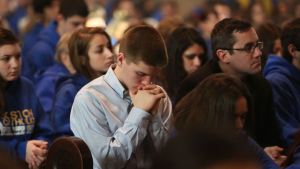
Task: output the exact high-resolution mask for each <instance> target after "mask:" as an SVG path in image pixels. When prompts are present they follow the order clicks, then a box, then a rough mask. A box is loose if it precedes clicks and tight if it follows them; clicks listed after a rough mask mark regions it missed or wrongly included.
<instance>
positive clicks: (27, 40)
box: [22, 22, 44, 74]
mask: <svg viewBox="0 0 300 169" xmlns="http://www.w3.org/2000/svg"><path fill="white" fill-rule="evenodd" d="M43 28H44V25H43V24H42V23H40V22H38V23H36V24H35V25H34V26H33V27H32V29H31V30H30V31H29V32H27V33H25V34H24V36H23V39H22V74H24V71H23V70H24V69H25V71H26V70H28V69H29V68H28V67H29V65H28V53H29V52H30V50H31V48H32V47H33V46H34V45H35V43H36V42H37V41H38V35H39V33H40V32H41V31H42V30H43Z"/></svg>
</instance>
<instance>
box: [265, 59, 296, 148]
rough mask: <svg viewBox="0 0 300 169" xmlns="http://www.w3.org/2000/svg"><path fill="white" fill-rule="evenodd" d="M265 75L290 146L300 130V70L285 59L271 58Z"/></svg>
mask: <svg viewBox="0 0 300 169" xmlns="http://www.w3.org/2000/svg"><path fill="white" fill-rule="evenodd" d="M263 73H264V76H265V77H266V79H267V80H268V81H269V82H270V84H271V86H272V90H273V98H274V103H275V110H276V114H277V117H278V119H279V122H280V126H281V127H282V134H283V137H284V139H285V141H286V144H288V145H290V144H291V143H292V141H293V138H294V134H295V133H296V132H297V131H298V130H299V129H300V70H299V69H297V68H296V67H295V66H293V65H292V64H290V63H289V62H287V61H286V60H285V59H283V58H280V57H277V56H270V57H269V58H268V61H267V64H266V66H265V69H264V72H263Z"/></svg>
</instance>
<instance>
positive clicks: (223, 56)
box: [216, 49, 230, 63]
mask: <svg viewBox="0 0 300 169" xmlns="http://www.w3.org/2000/svg"><path fill="white" fill-rule="evenodd" d="M216 55H217V57H218V58H219V60H220V61H221V62H223V63H229V62H230V53H229V52H228V50H224V49H218V50H217V51H216Z"/></svg>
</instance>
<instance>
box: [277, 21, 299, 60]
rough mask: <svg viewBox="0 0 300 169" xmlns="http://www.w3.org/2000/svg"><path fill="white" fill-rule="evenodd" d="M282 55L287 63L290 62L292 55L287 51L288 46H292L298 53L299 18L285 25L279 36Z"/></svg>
mask: <svg viewBox="0 0 300 169" xmlns="http://www.w3.org/2000/svg"><path fill="white" fill-rule="evenodd" d="M281 44H282V55H283V58H285V59H286V60H287V61H288V62H292V59H293V57H292V55H291V54H290V52H289V50H288V46H289V45H290V44H293V45H294V46H295V47H296V49H297V50H298V51H300V18H297V19H294V20H292V21H291V22H289V23H287V24H286V25H285V26H284V27H283V30H282V34H281Z"/></svg>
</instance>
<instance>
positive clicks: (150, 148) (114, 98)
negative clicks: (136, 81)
mask: <svg viewBox="0 0 300 169" xmlns="http://www.w3.org/2000/svg"><path fill="white" fill-rule="evenodd" d="M154 111H155V113H154V115H151V114H150V113H148V112H146V111H144V110H142V109H139V108H136V107H132V103H131V99H130V96H129V95H128V92H127V91H126V90H125V88H124V87H123V86H122V84H121V83H120V81H119V80H118V79H117V77H116V75H115V73H114V71H113V70H112V68H109V70H108V71H107V73H106V74H105V75H103V76H101V77H99V78H97V79H95V80H93V81H92V82H90V83H88V84H87V85H85V86H84V87H83V88H82V89H81V90H80V91H79V92H78V93H77V95H76V97H75V100H74V103H73V106H72V110H71V116H70V123H71V124H70V125H71V129H72V131H73V133H74V135H75V136H77V137H79V138H81V139H83V140H84V141H85V142H86V143H87V145H88V147H89V148H90V150H91V152H92V156H93V166H94V169H123V168H148V167H149V166H150V164H151V159H152V157H153V156H152V155H153V153H154V152H155V151H156V150H158V149H159V148H160V147H161V146H162V145H164V143H165V142H166V141H167V139H168V138H169V136H170V131H171V128H172V127H173V116H172V105H171V101H170V99H169V98H168V97H165V98H163V99H161V100H160V102H159V104H158V106H157V109H156V110H154Z"/></svg>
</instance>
